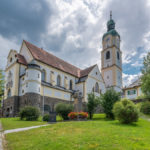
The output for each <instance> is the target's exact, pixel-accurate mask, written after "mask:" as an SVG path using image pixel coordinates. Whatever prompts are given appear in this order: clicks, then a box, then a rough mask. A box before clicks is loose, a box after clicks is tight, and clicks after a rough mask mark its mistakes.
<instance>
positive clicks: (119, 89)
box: [114, 86, 122, 92]
mask: <svg viewBox="0 0 150 150" xmlns="http://www.w3.org/2000/svg"><path fill="white" fill-rule="evenodd" d="M114 90H115V91H116V92H122V89H121V88H119V87H117V86H115V87H114Z"/></svg>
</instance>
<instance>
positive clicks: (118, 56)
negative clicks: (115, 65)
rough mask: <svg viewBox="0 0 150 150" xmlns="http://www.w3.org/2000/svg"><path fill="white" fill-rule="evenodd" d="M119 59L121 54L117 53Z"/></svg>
mask: <svg viewBox="0 0 150 150" xmlns="http://www.w3.org/2000/svg"><path fill="white" fill-rule="evenodd" d="M117 58H118V60H119V59H120V55H119V52H117Z"/></svg>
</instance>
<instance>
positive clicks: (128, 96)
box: [126, 89, 137, 99]
mask: <svg viewBox="0 0 150 150" xmlns="http://www.w3.org/2000/svg"><path fill="white" fill-rule="evenodd" d="M135 90H136V89H135ZM126 98H127V99H135V98H137V90H136V94H132V95H128V90H126Z"/></svg>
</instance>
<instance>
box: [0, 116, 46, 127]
mask: <svg viewBox="0 0 150 150" xmlns="http://www.w3.org/2000/svg"><path fill="white" fill-rule="evenodd" d="M0 121H1V123H2V126H3V130H9V129H16V128H24V127H30V126H37V125H43V124H46V122H43V121H42V118H39V120H38V121H22V120H20V119H19V117H16V118H1V119H0Z"/></svg>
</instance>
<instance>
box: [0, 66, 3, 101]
mask: <svg viewBox="0 0 150 150" xmlns="http://www.w3.org/2000/svg"><path fill="white" fill-rule="evenodd" d="M3 95H4V75H3V70H2V69H0V103H1V100H2V98H3Z"/></svg>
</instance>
